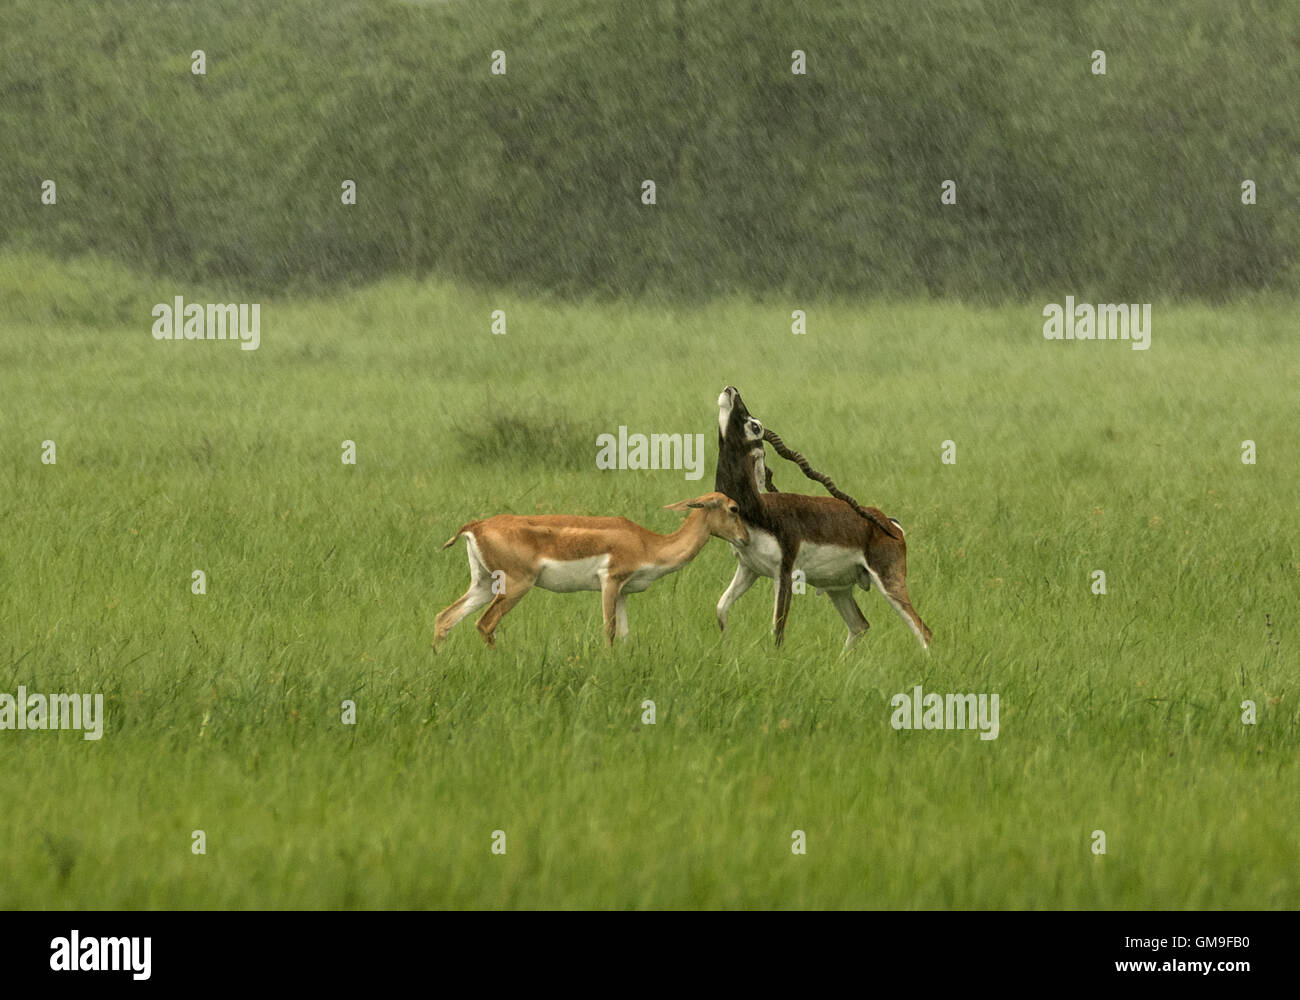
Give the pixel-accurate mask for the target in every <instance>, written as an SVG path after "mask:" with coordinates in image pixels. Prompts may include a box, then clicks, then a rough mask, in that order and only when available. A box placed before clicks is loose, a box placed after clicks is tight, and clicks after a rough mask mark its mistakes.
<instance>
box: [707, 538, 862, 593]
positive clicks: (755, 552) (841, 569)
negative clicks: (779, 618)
mask: <svg viewBox="0 0 1300 1000" xmlns="http://www.w3.org/2000/svg"><path fill="white" fill-rule="evenodd" d="M732 548H733V549H734V550H735V552H736V558H737V559H739V560H740V562H741V564H742V565H743V566H744V567H745V568H746V569H748V570H750V571H751V572H754V573H757V574H758V575H759V576H768V577H771V578H772V579H776V577H777V575H778V574H779V573H780V572H781V548H780V546H778V545H777V544H776V537H775V536H774V535H772V534H770V533H768V532H766V531H763V530H762V529H761V528H755V527H753V526H752V525H751V526H750V528H749V544H748V545H732ZM794 568H795V569H796V570H802V571H803V574H804V580H805V581H806V582H807V583H808V585H809V586H812V587H824V588H828V589H831V590H835V589H838V588H842V587H851V586H853V585H854V584H855V583H857V582H858V580H859V579H860V577H859V574H860V573H861V571H862V570H864V569H866V568H867V559H866V556H864V555H863V554H862V551H861V550H860V549H853V548H846V547H844V546H841V545H814V544H812V543H811V542H804V543H803V545H801V546H799V555H798V556H797V557H796V558H795V561H794Z"/></svg>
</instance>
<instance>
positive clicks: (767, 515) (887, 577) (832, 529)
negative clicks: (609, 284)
mask: <svg viewBox="0 0 1300 1000" xmlns="http://www.w3.org/2000/svg"><path fill="white" fill-rule="evenodd" d="M764 434H765V431H764V428H763V425H762V423H761V422H760V421H759V420H757V419H755V418H754V417H753V416H751V415H750V413H749V411H748V410H747V409H746V408H745V404H744V402H743V401H742V400H741V398H740V393H739V392H737V391H736V389H735V387H734V386H727V388H725V389H723V390H722V394H721V395H720V396H719V397H718V471H717V478H716V481H715V483H714V488H715V489H718V490H724V491H725V492H726V493H727V495H728V496H733V497H735V498H736V500H737V502H738V504H739V506H740V513H741V517H742V519H743V520H744V522H745V525H746V526H747V527H748V528H749V535H750V541H749V544H747V545H736V546H734V548H735V552H736V559H737V561H738V563H739V565H738V566H737V567H736V575H735V576H734V577H732V580H731V584H730V586H728V587H727V589H726V591H725V592H724V593H723V595H722V597H721V598H720V599H719V601H718V627H719V628H721V629H723V630H724V631H725V630H726V628H727V613H728V611H729V610H730V608H731V605H732V604H734V603H735V602H736V600H737V599H739V598H740V596H741V595H742V594H744V593H745V591H747V590H748V589H749V588H750V587H752V586H753V585H754V581H755V580H757V579H758V578H759V577H760V576H766V577H771V578H772V579H773V580H775V581H776V601H775V606H774V608H773V612H772V630H773V633H774V635H775V638H776V643H777V645H780V644H781V641H782V639H783V638H784V635H785V623H786V618H787V617H788V616H789V614H790V596H791V593H792V581H793V576H794V571H795V570H800V571H802V572H803V574H804V580H805V582H806V583H807V584H808V585H809V586H813V587H817V588H819V589H820V590H821V591H823V592H824V593H825V594H826V596H827V597H828V598H830V601H831V603H832V604H833V605H834V606H835V610H836V611H838V612H839V613H840V617H841V618H843V619H844V624H845V625H847V626H848V630H849V634H848V637H847V638H846V639H845V640H844V648H845V649H848V648H850V647H851V646H853V645H854V644H855V643H856V642H857V641H858V639H860V638H861V637H862V635H863V634H864V633H865V632H866V631H867V629H869V628H870V627H871V626H870V624H869V623H868V622H867V619H866V616H865V615H863V613H862V609H861V608H859V607H858V604H857V602H856V601H855V600H854V599H853V588H854V586H860V587H861V588H862V589H863V590H868V589H870V586H871V583H872V582H873V581H874V582H875V584H876V586H877V587H878V588H879V589H880V592H881V593H882V594H884V596H885V599H886V600H888V601H889V603H890V605H891V606H892V607H893V609H894V610H895V611H897V612H898V616H899V617H900V618H902V619H903V621H904V622H906V623H907V625H908V626H909V627H910V628H911V629H912V632H913V633H914V634H915V635H916V638H917V641H918V642H920V643H921V646H922V647H924V648H929V645H930V638H931V635H930V628H929V626H928V625H926V624H925V622H923V621H922V620H921V616H920V615H919V614H917V613H916V609H915V608H914V607H912V601H911V599H910V598H909V597H908V595H907V542H906V541H905V540H904V538H903V526H902V525H901V524H899V523H898V521H896V520H895V519H894V518H892V517H888V516H887V515H886V514H885V513H884V512H883V511H881V510H878V509H877V508H875V507H866V508H863V510H864V511H865V513H866V515H867V516H865V517H864V516H863V515H861V514H859V513H857V511H855V510H854V509H853V507H851V506H849V504H848V503H846V502H844V501H843V500H838V499H836V498H835V497H828V496H804V495H802V494H799V493H764V492H762V490H763V487H764V472H765V463H764V457H763V441H764Z"/></svg>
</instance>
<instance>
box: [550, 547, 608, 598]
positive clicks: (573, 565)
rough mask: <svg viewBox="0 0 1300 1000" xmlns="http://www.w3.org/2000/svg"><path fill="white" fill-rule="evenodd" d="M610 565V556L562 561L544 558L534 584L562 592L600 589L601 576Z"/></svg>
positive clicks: (570, 592) (569, 592)
mask: <svg viewBox="0 0 1300 1000" xmlns="http://www.w3.org/2000/svg"><path fill="white" fill-rule="evenodd" d="M608 565H609V556H607V555H600V556H590V557H588V558H586V559H572V560H568V561H565V562H561V561H560V560H558V559H543V560H542V568H541V571H540V572H539V573H538V574H537V582H536V584H534V586H537V587H541V588H542V589H543V590H554V591H557V592H558V593H561V594H572V593H573V592H574V591H577V590H600V581H601V577H602V576H603V575H604V570H605V567H606V566H608Z"/></svg>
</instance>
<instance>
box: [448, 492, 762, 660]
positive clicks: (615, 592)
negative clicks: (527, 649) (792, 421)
mask: <svg viewBox="0 0 1300 1000" xmlns="http://www.w3.org/2000/svg"><path fill="white" fill-rule="evenodd" d="M664 509H665V510H675V511H685V512H687V516H686V520H685V522H684V523H683V524H682V526H681V527H680V528H678V529H677V531H675V532H673V533H672V534H671V535H659V534H656V533H655V532H653V531H649V530H647V529H646V528H643V527H641V525H639V524H636V523H635V522H633V521H629V520H628V519H627V518H625V517H569V516H565V515H537V516H530V515H517V514H498V515H496V516H495V517H489V518H487V519H486V520H482V521H470V522H469V523H468V524H466V525H464V526H463V527H461V529H460V530H459V531H457V532H456V534H454V535H452V536H451V538H449V539H448V540H447V544H446V545H444V546H443V548H444V549H445V548H449V547H450V546H452V545H454V544H455V542H456V540H457V539H458V538H462V537H463V538H464V539H465V541H466V548H467V550H468V552H469V575H470V584H469V589H468V590H467V591H465V593H464V594H463V595H462V596H461V597H460V598H459V599H458V600H456V601H454V602H452V603H451V604H450V605H448V606H447V607H446V608H444V609H443V610H442V611H441V612H440V613H439V614H438V617H437V620H436V621H435V622H434V639H433V645H434V648H435V649H436V648H437V646H438V644H439V643H440V642H442V640H443V639H445V638H446V637H447V633H448V632H450V631H451V630H452V628H454V627H455V625H456V623H457V622H459V621H460V620H461V619H462V618H464V617H465V616H466V615H468V614H470V613H471V612H473V611H475V610H477V609H478V608H481V607H482V606H483V605H485V604H486V605H488V609H487V610H486V611H485V612H483V615H482V617H481V618H479V620H478V623H477V625H476V627H477V628H478V631H479V634H480V635H481V636H482V637H483V641H484V642H486V643H487V644H488V646H495V645H496V639H495V637H494V635H493V633H494V632H495V631H496V627H497V625H499V624H500V623H501V619H502V618H504V617H505V615H506V613H507V612H509V611H510V609H511V608H513V607H514V606H515V605H516V604H518V603H519V602H520V601H521V600H523V597H524V595H525V594H527V593H528V591H530V590H532V589H533V587H541V588H542V589H543V590H552V591H558V592H559V593H564V594H567V593H573V592H574V591H578V590H598V591H600V595H601V603H602V606H603V609H604V615H605V637H606V639H607V640H608V641H609V643H610V645H613V643H614V638H615V636H619V637H624V636H626V635H627V633H628V628H627V606H626V600H627V595H628V594H636V593H640V592H641V591H643V590H645V589H646V588H647V587H649V586H650V584H652V583H654V582H655V581H656V580H658V579H659V578H660V577H661V576H667V575H668V574H669V573H675V572H676V571H677V570H679V569H681V568H682V567H683V566H685V565H686V564H687V563H688V562H690V561H691V560H692V559H694V558H695V557H696V555H698V554H699V552H700V550H701V549H702V548H704V545H705V543H707V542H708V540H709V537H710V536H712V535H716V536H717V537H718V538H722V539H725V540H726V541H728V542H734V543H736V544H737V545H744V544H745V543H746V542H748V541H749V532H748V531H747V530H746V528H745V525H744V523H743V522H742V521H741V519H740V508H739V507H738V506H737V504H736V502H735V501H734V500H731V499H729V498H728V497H726V496H724V495H723V494H721V493H706V494H705V495H704V496H702V497H696V498H695V499H694V500H682V501H681V502H680V503H675V504H670V505H669V506H668V507H666V508H664Z"/></svg>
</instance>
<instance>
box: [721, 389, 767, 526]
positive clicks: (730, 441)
mask: <svg viewBox="0 0 1300 1000" xmlns="http://www.w3.org/2000/svg"><path fill="white" fill-rule="evenodd" d="M762 469H763V424H762V422H761V421H759V420H758V419H757V418H756V417H754V416H751V415H750V412H749V410H748V409H746V407H745V402H744V400H742V399H741V398H740V393H739V391H737V389H736V387H735V386H732V385H729V386H727V387H726V388H725V389H723V390H722V393H721V394H720V395H719V396H718V474H717V478H716V480H715V484H714V488H715V489H716V490H718V491H720V492H722V493H725V494H727V495H728V496H731V497H735V499H736V500H737V501H739V503H740V508H741V513H742V514H744V515H746V516H749V517H753V516H754V510H755V508H756V506H757V504H758V500H757V495H758V493H759V492H760V491H761V489H762V481H763V480H762V475H763V473H762Z"/></svg>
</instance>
